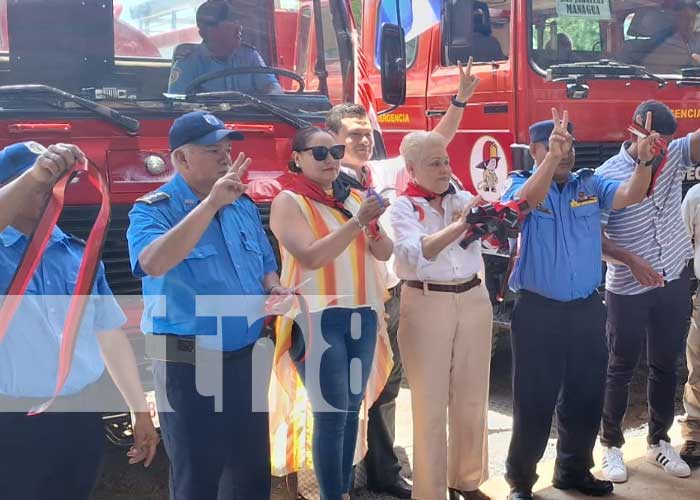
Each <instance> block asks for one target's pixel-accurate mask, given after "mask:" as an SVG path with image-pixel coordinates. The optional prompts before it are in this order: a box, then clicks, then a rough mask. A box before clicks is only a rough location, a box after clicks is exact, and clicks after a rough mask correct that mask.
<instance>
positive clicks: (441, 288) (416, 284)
mask: <svg viewBox="0 0 700 500" xmlns="http://www.w3.org/2000/svg"><path fill="white" fill-rule="evenodd" d="M404 283H406V286H410V287H411V288H418V289H419V290H426V289H427V290H428V291H430V292H447V293H464V292H466V291H469V290H471V289H472V288H474V287H477V286H479V285H480V284H481V280H480V279H479V278H478V277H477V276H475V277H474V279H472V280H470V281H465V282H464V283H457V284H454V285H442V284H439V283H425V282H423V281H416V280H407V281H404Z"/></svg>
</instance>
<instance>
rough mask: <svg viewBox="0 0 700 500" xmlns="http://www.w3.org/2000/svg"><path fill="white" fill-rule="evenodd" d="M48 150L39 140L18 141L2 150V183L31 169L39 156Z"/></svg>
mask: <svg viewBox="0 0 700 500" xmlns="http://www.w3.org/2000/svg"><path fill="white" fill-rule="evenodd" d="M45 150H46V148H44V146H42V145H41V144H39V143H37V142H32V141H29V142H18V143H17V144H12V145H10V146H7V147H6V148H4V149H3V150H1V151H0V184H5V183H6V182H7V181H9V180H10V179H13V178H15V177H17V176H18V175H20V174H22V173H24V172H25V171H27V170H29V168H30V167H31V166H32V165H34V162H35V161H36V159H37V157H38V156H39V155H40V154H41V153H43V152H44V151H45Z"/></svg>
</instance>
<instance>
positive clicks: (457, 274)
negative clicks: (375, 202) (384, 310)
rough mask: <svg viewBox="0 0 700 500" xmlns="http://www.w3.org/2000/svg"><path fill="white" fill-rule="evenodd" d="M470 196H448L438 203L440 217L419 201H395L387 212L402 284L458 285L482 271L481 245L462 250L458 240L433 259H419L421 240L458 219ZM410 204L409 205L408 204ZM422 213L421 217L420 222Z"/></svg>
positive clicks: (398, 273) (417, 198) (396, 265)
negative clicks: (405, 281)
mask: <svg viewBox="0 0 700 500" xmlns="http://www.w3.org/2000/svg"><path fill="white" fill-rule="evenodd" d="M472 197H473V196H472V195H471V194H470V193H468V192H467V191H458V192H457V193H455V194H449V195H447V196H445V197H444V198H443V200H442V207H443V209H444V211H445V214H444V215H441V214H440V212H438V211H437V210H435V209H434V208H433V207H431V206H430V204H429V203H428V201H427V200H426V199H425V198H423V197H411V198H410V199H409V198H408V197H406V196H401V197H399V198H398V199H397V200H396V201H395V202H394V204H393V206H392V210H391V225H392V228H393V232H394V254H395V257H396V260H395V270H396V274H397V275H398V277H399V278H401V279H402V280H419V281H428V282H437V283H459V282H464V281H467V280H469V279H471V278H472V277H473V276H474V275H475V274H476V273H478V272H479V271H480V270H481V269H482V267H483V259H482V257H481V242H480V241H479V240H477V241H474V242H472V243H471V244H470V245H469V246H468V247H467V248H466V249H463V248H462V247H460V246H459V242H460V241H461V238H457V240H455V241H454V242H452V243H450V244H449V245H448V246H447V247H446V248H445V249H443V251H442V252H440V253H439V254H438V255H437V256H436V257H435V258H433V259H430V260H429V259H426V258H425V257H424V256H423V245H422V240H423V238H424V237H425V236H429V235H431V234H434V233H436V232H438V231H440V230H441V229H443V228H444V227H446V226H448V225H449V224H451V223H452V222H453V220H454V218H455V217H456V216H460V215H461V213H462V211H463V210H464V207H465V206H466V204H467V202H468V201H469V200H470V199H471V198H472ZM411 201H412V202H413V203H411ZM413 204H415V205H416V206H418V207H420V208H422V209H423V213H424V217H423V220H419V219H420V211H419V210H416V209H415V208H414V205H413Z"/></svg>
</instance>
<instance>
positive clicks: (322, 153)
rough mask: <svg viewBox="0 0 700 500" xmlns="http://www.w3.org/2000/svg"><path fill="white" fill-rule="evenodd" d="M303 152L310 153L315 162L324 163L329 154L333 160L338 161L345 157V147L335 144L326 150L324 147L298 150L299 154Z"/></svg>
mask: <svg viewBox="0 0 700 500" xmlns="http://www.w3.org/2000/svg"><path fill="white" fill-rule="evenodd" d="M304 151H311V154H312V155H314V160H316V161H325V160H326V158H328V154H330V155H331V156H332V157H333V159H334V160H340V159H342V158H343V156H345V145H343V144H336V145H335V146H331V147H330V148H327V147H326V146H313V147H310V148H304V149H300V150H298V152H299V153H303V152H304Z"/></svg>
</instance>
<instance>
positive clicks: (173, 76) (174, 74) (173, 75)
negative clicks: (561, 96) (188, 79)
mask: <svg viewBox="0 0 700 500" xmlns="http://www.w3.org/2000/svg"><path fill="white" fill-rule="evenodd" d="M181 74H182V71H180V68H173V69H172V71H171V72H170V85H172V84H173V83H175V82H176V81H178V80H179V79H180V75H181Z"/></svg>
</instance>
